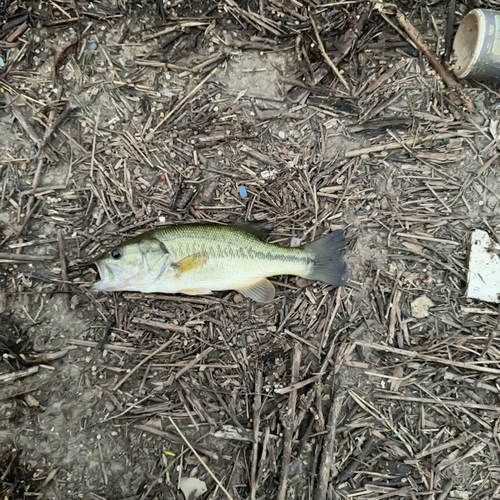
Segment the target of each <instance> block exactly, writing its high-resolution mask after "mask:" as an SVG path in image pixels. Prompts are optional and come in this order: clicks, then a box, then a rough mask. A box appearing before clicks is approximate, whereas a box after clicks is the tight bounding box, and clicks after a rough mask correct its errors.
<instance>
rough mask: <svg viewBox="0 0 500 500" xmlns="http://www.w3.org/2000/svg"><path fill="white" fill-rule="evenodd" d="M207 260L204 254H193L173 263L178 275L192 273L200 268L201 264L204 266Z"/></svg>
mask: <svg viewBox="0 0 500 500" xmlns="http://www.w3.org/2000/svg"><path fill="white" fill-rule="evenodd" d="M207 259H208V255H207V254H206V253H194V254H192V255H188V256H187V257H184V258H183V259H181V260H179V261H178V262H176V263H175V267H176V268H177V272H178V275H180V274H182V273H187V272H188V271H192V270H193V269H196V268H197V267H200V266H202V265H203V264H205V262H206V261H207Z"/></svg>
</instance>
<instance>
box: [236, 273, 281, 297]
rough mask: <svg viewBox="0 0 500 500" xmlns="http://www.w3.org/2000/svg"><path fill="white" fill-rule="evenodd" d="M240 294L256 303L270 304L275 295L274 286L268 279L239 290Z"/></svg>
mask: <svg viewBox="0 0 500 500" xmlns="http://www.w3.org/2000/svg"><path fill="white" fill-rule="evenodd" d="M238 292H240V293H241V295H244V296H245V297H248V298H249V299H252V300H255V301H256V302H270V301H271V300H273V299H274V295H275V290H274V286H273V284H272V283H271V282H270V281H269V280H268V279H266V278H264V279H262V280H260V281H257V283H253V284H251V285H249V286H246V287H244V288H239V289H238Z"/></svg>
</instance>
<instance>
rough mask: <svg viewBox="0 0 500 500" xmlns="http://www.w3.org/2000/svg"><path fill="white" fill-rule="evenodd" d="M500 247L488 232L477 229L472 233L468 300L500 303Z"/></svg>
mask: <svg viewBox="0 0 500 500" xmlns="http://www.w3.org/2000/svg"><path fill="white" fill-rule="evenodd" d="M499 254H500V245H498V243H496V242H495V241H493V240H492V239H491V238H490V236H489V234H488V233H487V232H486V231H483V230H481V229H476V230H475V231H474V232H473V233H472V238H471V246H470V256H469V272H468V274H467V298H469V299H478V300H484V301H485V302H493V303H496V304H498V303H499V302H500V300H499V298H498V294H499V293H500V257H499Z"/></svg>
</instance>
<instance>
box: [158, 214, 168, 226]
mask: <svg viewBox="0 0 500 500" xmlns="http://www.w3.org/2000/svg"><path fill="white" fill-rule="evenodd" d="M158 220H159V221H160V222H161V223H162V224H163V223H164V222H165V221H166V220H167V219H165V217H163V215H160V217H158Z"/></svg>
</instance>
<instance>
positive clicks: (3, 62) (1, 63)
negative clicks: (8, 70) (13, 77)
mask: <svg viewBox="0 0 500 500" xmlns="http://www.w3.org/2000/svg"><path fill="white" fill-rule="evenodd" d="M4 66H5V61H4V60H3V58H1V57H0V68H3V67H4Z"/></svg>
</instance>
